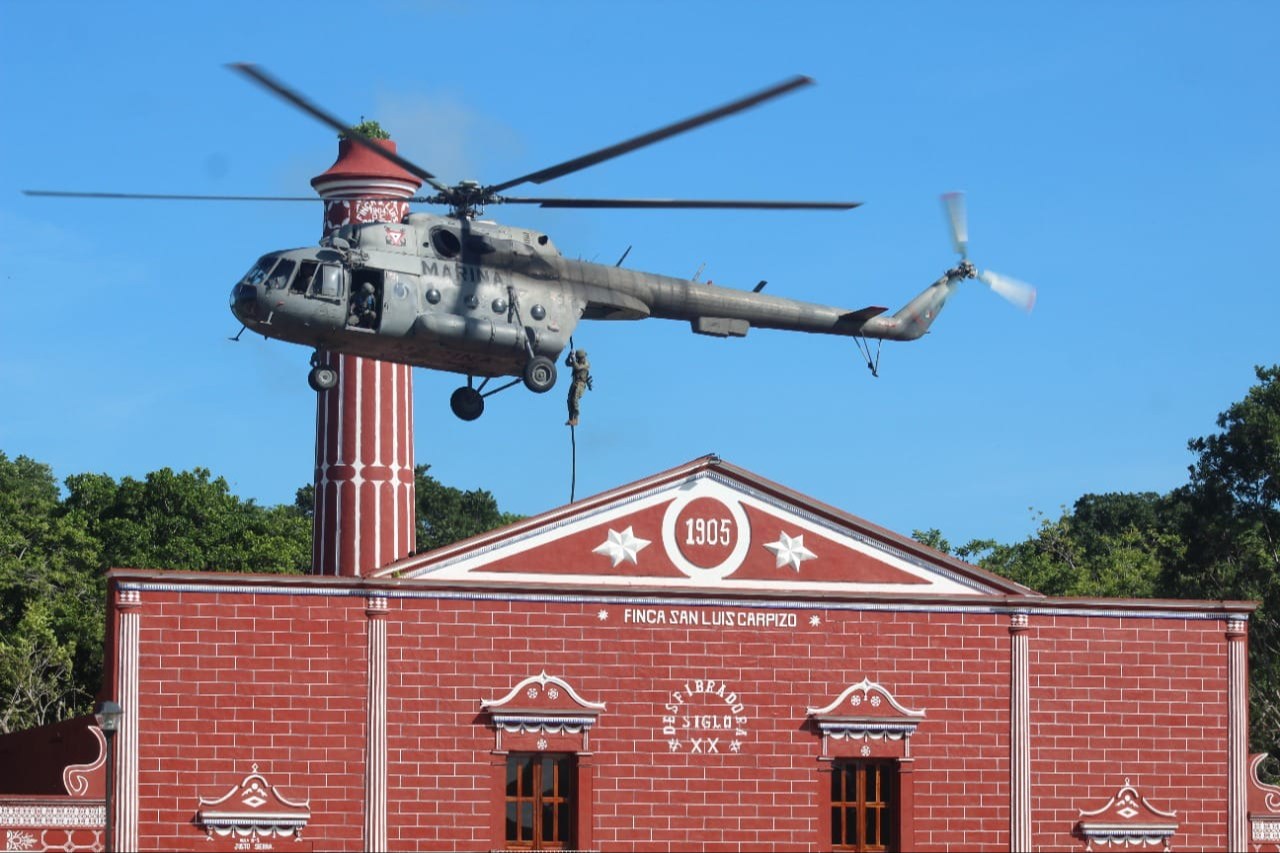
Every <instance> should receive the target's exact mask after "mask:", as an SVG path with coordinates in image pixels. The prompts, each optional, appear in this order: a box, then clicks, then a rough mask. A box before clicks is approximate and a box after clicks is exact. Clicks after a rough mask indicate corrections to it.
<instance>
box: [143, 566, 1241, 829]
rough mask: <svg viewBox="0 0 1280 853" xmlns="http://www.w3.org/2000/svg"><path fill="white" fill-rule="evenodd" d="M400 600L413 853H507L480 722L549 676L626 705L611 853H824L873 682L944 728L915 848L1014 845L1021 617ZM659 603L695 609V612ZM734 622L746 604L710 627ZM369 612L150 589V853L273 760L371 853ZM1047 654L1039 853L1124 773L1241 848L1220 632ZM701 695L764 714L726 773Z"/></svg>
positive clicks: (600, 788)
mask: <svg viewBox="0 0 1280 853" xmlns="http://www.w3.org/2000/svg"><path fill="white" fill-rule="evenodd" d="M208 582H210V583H213V582H220V583H221V582H225V583H234V580H225V581H208ZM337 589H339V590H349V591H355V590H356V584H355V583H353V584H352V585H350V586H349V587H348V586H338V587H337ZM378 592H380V593H390V594H391V595H392V596H393V597H391V598H390V613H389V615H388V617H387V646H388V664H387V665H388V705H389V707H388V714H387V719H388V746H389V756H388V777H389V778H388V809H387V811H388V826H389V829H388V840H389V844H390V846H391V847H392V849H433V850H447V849H467V850H486V849H489V848H491V847H494V846H501V843H500V842H501V839H499V838H495V837H494V829H493V828H492V827H493V826H494V825H495V820H494V814H495V809H498V808H499V807H500V804H501V791H498V790H495V786H494V785H493V783H492V782H491V781H490V779H491V770H490V767H491V762H492V761H494V756H493V755H492V754H491V751H492V750H493V749H494V745H495V733H494V730H493V728H492V727H491V726H490V725H488V723H487V717H486V716H485V715H483V714H482V713H481V709H480V703H481V701H482V700H496V699H499V698H501V697H503V696H505V695H506V694H507V693H508V692H509V691H510V690H511V688H512V687H514V686H515V685H516V684H517V683H518V682H520V681H521V680H523V679H525V678H527V677H529V676H536V675H538V674H539V673H540V672H542V671H543V670H545V671H546V672H547V673H548V674H549V675H553V676H557V677H559V678H562V679H564V680H565V681H566V682H568V683H569V684H570V685H572V686H573V687H574V688H575V689H576V690H577V691H578V693H579V694H581V696H582V697H583V698H584V699H586V700H588V701H592V702H604V703H605V704H606V706H607V708H606V710H605V711H604V712H603V713H602V714H601V715H600V718H599V721H598V723H597V724H596V725H595V726H594V727H593V728H592V729H591V730H590V732H589V739H590V748H591V751H592V753H594V758H593V764H594V769H593V772H594V795H593V803H592V807H591V808H592V814H593V820H592V825H593V837H592V839H591V841H592V843H593V845H594V846H595V847H596V848H598V849H602V850H685V849H691V848H692V849H703V850H724V851H729V850H740V849H745V848H749V849H752V850H771V849H776V850H796V849H809V850H814V849H820V847H821V846H823V845H825V844H826V842H827V839H824V838H819V818H820V816H819V814H818V805H817V802H818V796H817V792H818V791H819V790H820V789H819V785H820V784H821V781H822V780H823V779H825V777H823V776H822V775H821V774H820V773H819V767H820V766H821V765H820V762H819V761H818V757H819V755H820V754H821V750H822V743H821V738H820V737H819V736H818V735H817V734H815V733H814V731H813V729H812V727H811V726H810V725H808V724H807V716H806V713H805V712H806V708H809V707H815V708H817V707H823V706H826V705H828V704H830V703H831V702H833V701H834V700H835V699H836V698H837V697H838V696H839V695H840V694H841V693H842V692H843V691H844V690H845V689H846V688H847V687H849V686H850V685H852V684H854V683H856V682H858V681H861V680H862V679H863V678H864V677H865V678H869V679H870V680H872V681H875V682H878V683H880V684H881V685H883V686H884V687H885V688H886V689H887V690H888V691H889V692H890V693H892V694H893V695H894V696H895V697H896V699H897V700H898V701H899V702H900V703H901V704H903V705H905V706H906V707H908V708H910V709H913V710H917V711H923V712H924V713H925V718H924V721H923V722H921V723H920V725H919V727H918V729H917V730H916V733H915V734H914V736H912V738H911V740H910V751H911V755H912V756H913V757H914V758H915V759H916V762H915V772H914V784H915V804H916V807H915V812H914V837H915V846H916V847H917V848H918V849H921V850H926V849H932V850H943V849H952V850H1007V849H1008V845H1009V821H1010V814H1009V799H1010V786H1009V775H1010V766H1009V754H1010V749H1011V744H1010V742H1009V737H1010V734H1009V732H1010V719H1009V706H1010V694H1009V681H1010V635H1009V630H1008V625H1009V615H1008V614H1007V613H1003V612H1000V613H982V612H976V611H972V612H942V611H927V612H904V611H898V612H893V611H890V610H853V609H836V608H835V607H826V608H824V607H815V608H814V609H798V608H792V609H790V610H785V611H783V612H789V613H794V614H796V617H797V619H796V627H794V628H785V629H784V628H760V629H757V628H739V627H723V626H706V627H702V626H684V625H679V626H676V625H671V624H667V625H657V626H654V625H634V624H626V622H625V621H624V611H625V610H626V608H627V607H628V606H632V607H634V606H636V605H624V604H619V603H617V602H616V601H601V600H597V599H593V600H587V601H577V602H570V601H552V600H531V601H503V600H479V599H463V598H451V599H448V598H446V599H435V598H397V597H394V596H395V592H394V591H393V590H392V589H391V585H390V584H388V585H385V586H383V587H380V588H379V589H378ZM644 606H645V607H654V608H660V609H667V610H670V609H671V608H677V609H681V610H689V609H696V608H695V607H694V606H693V604H691V602H690V601H689V600H682V601H676V602H669V603H667V604H665V605H664V604H646V605H644ZM726 609H731V610H735V611H737V610H742V609H743V607H741V606H736V607H728V608H726V607H725V606H722V605H717V606H715V607H712V608H710V609H709V610H708V612H722V611H724V610H726ZM364 610H365V599H364V598H363V597H362V596H360V595H347V596H343V595H337V594H335V595H298V594H287V595H286V594H266V593H257V594H250V593H225V592H224V593H220V594H213V593H205V592H190V591H187V592H169V591H159V590H154V589H147V590H144V592H143V594H142V608H141V675H140V683H141V702H142V705H143V707H142V708H140V709H139V713H140V715H141V717H140V725H141V731H142V735H141V742H140V750H141V752H140V758H141V765H140V791H139V795H140V799H141V811H140V815H139V819H140V827H141V835H140V837H141V842H142V846H143V848H144V849H154V848H163V849H183V848H187V849H190V848H192V847H196V846H198V844H200V843H204V842H203V834H202V833H200V832H199V830H198V829H197V828H195V827H194V826H192V825H191V822H192V818H193V817H194V815H195V812H196V810H197V809H198V808H199V805H198V798H199V797H200V796H204V797H206V798H215V797H221V796H222V795H223V794H224V793H226V792H227V791H228V790H229V789H230V788H232V787H233V786H234V785H236V784H238V783H239V782H240V780H241V779H242V778H243V777H244V776H245V775H247V774H248V773H249V772H250V767H251V764H253V763H257V764H258V765H259V771H260V772H262V773H263V774H264V775H266V776H267V777H268V778H269V779H270V782H271V783H272V784H273V785H274V786H276V788H277V789H278V790H279V791H280V792H281V793H282V794H284V795H285V796H288V797H291V798H293V799H298V800H303V799H309V800H310V808H311V814H312V818H311V821H310V824H309V825H308V826H307V828H306V830H305V832H304V838H305V839H308V840H311V841H313V842H314V843H315V844H316V848H317V849H331V850H352V851H354V850H359V849H361V832H362V815H363V792H364V784H365V782H364V773H365V764H364V757H363V752H364V747H365V737H366V733H365V728H364V719H365V687H366V674H367V667H368V662H367V636H368V635H367V624H368V617H367V616H366V615H365V612H364ZM601 611H607V619H603V620H602V619H601V618H600V612H601ZM757 612H764V611H757ZM769 612H778V611H769ZM815 615H816V616H817V617H819V619H820V624H819V625H817V626H812V625H810V623H809V619H810V617H811V616H815ZM1028 637H1029V646H1030V670H1031V682H1030V688H1031V697H1032V712H1031V726H1032V737H1033V743H1032V753H1031V755H1032V817H1033V838H1034V839H1035V844H1036V846H1037V848H1038V849H1051V848H1052V849H1076V848H1080V847H1081V846H1082V842H1081V841H1079V840H1078V839H1073V838H1072V837H1071V836H1070V832H1071V829H1072V827H1073V826H1074V824H1075V823H1076V821H1077V820H1078V819H1079V810H1080V809H1082V808H1088V809H1093V808H1098V807H1100V806H1102V805H1104V804H1105V803H1106V801H1107V800H1108V799H1109V798H1110V797H1111V796H1112V795H1113V794H1114V793H1115V792H1116V790H1117V789H1118V788H1119V786H1120V785H1122V784H1123V783H1124V780H1125V778H1126V777H1128V778H1130V779H1131V780H1132V781H1133V783H1134V784H1135V785H1137V786H1138V787H1139V788H1140V789H1141V790H1142V792H1143V793H1144V794H1146V795H1147V796H1148V797H1149V798H1150V799H1151V800H1152V802H1153V804H1154V805H1156V806H1157V807H1158V808H1161V809H1164V810H1176V811H1177V815H1178V817H1177V820H1178V822H1179V823H1180V829H1179V831H1178V834H1177V835H1176V836H1175V838H1174V845H1175V847H1176V848H1180V849H1210V848H1217V849H1221V848H1222V847H1223V846H1224V845H1225V834H1224V829H1223V828H1224V827H1225V822H1226V814H1225V810H1226V794H1225V788H1226V738H1227V724H1226V713H1227V708H1226V704H1227V697H1226V683H1227V673H1226V642H1225V639H1224V637H1223V629H1222V623H1221V622H1220V621H1218V620H1215V619H1209V620H1203V619H1202V620H1191V619H1181V618H1177V619H1174V618H1168V619H1151V618H1125V619H1123V620H1122V619H1118V618H1110V617H1099V616H1092V617H1084V616H1067V615H1062V616H1055V615H1052V614H1050V615H1042V614H1032V615H1031V617H1030V631H1029V632H1028ZM695 679H703V680H706V679H715V680H717V681H721V680H723V681H724V682H725V683H726V685H727V689H728V690H729V691H732V692H736V693H737V694H738V697H739V700H740V701H741V702H742V704H743V705H744V709H743V712H742V713H743V715H745V716H747V717H748V720H749V722H748V723H747V724H746V726H745V727H746V729H747V730H748V735H747V736H746V737H744V738H741V740H742V749H741V752H739V753H736V754H735V753H732V752H728V751H725V750H726V747H727V744H726V743H725V742H724V741H721V742H720V745H719V748H720V750H721V752H720V754H716V755H701V756H695V755H690V754H689V752H688V748H687V747H682V749H681V751H680V752H678V753H672V751H671V750H670V748H669V745H668V737H667V736H665V735H664V734H663V732H662V727H663V720H662V717H663V716H664V715H665V714H666V713H667V712H665V711H664V710H663V708H664V705H666V704H667V703H668V702H670V701H671V694H672V692H673V691H676V690H681V688H682V685H684V684H686V683H688V682H692V681H693V680H695ZM690 708H691V710H692V709H694V706H693V702H692V700H691V701H690ZM707 708H708V712H711V711H713V710H715V708H716V706H715V705H714V703H711V702H710V700H708V706H707ZM721 713H722V712H721Z"/></svg>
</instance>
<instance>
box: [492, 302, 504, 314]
mask: <svg viewBox="0 0 1280 853" xmlns="http://www.w3.org/2000/svg"><path fill="white" fill-rule="evenodd" d="M506 310H507V300H505V299H495V300H493V313H495V314H501V313H502V312H503V311H506Z"/></svg>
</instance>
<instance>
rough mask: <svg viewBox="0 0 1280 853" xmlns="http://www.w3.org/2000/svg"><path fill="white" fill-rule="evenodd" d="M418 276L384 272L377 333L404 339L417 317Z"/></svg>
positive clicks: (390, 271) (391, 271)
mask: <svg viewBox="0 0 1280 853" xmlns="http://www.w3.org/2000/svg"><path fill="white" fill-rule="evenodd" d="M418 287H419V284H418V276H416V275H413V274H411V273H403V272H395V271H394V270H386V271H385V272H384V273H383V279H382V315H381V317H380V321H381V322H380V325H379V326H378V331H379V332H381V333H382V334H384V335H393V336H395V337H404V336H406V335H408V334H409V330H410V329H411V328H413V321H414V320H415V319H416V318H417V316H418Z"/></svg>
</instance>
